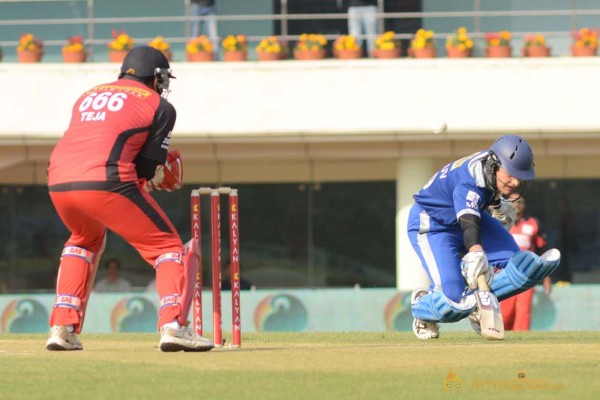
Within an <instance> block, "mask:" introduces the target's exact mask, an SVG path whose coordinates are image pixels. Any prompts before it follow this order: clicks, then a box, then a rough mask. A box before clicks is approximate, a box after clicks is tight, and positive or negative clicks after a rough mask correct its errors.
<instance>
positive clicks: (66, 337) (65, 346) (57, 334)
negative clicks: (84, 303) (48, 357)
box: [46, 325, 83, 351]
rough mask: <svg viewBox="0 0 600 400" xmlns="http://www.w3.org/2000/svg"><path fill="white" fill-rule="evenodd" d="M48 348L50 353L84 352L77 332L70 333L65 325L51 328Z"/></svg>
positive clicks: (47, 343)
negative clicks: (62, 351)
mask: <svg viewBox="0 0 600 400" xmlns="http://www.w3.org/2000/svg"><path fill="white" fill-rule="evenodd" d="M46 348H47V349H48V350H50V351H61V350H83V345H82V344H81V342H80V341H79V339H77V334H76V333H75V332H69V331H68V330H67V328H65V327H64V326H63V325H54V326H53V327H52V328H50V338H49V339H48V341H47V342H46Z"/></svg>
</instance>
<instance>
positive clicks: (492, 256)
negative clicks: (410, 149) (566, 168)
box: [408, 135, 560, 339]
mask: <svg viewBox="0 0 600 400" xmlns="http://www.w3.org/2000/svg"><path fill="white" fill-rule="evenodd" d="M534 177H535V170H534V162H533V152H532V150H531V147H530V146H529V144H528V143H527V141H525V139H523V138H522V137H520V136H516V135H506V136H502V137H500V138H499V139H497V140H496V141H495V142H494V143H493V144H492V146H491V147H490V148H489V150H486V151H480V152H477V153H474V154H471V155H469V156H466V157H464V158H461V159H460V160H457V161H454V162H452V163H450V164H448V165H446V166H445V167H444V168H442V169H441V170H440V171H438V172H437V173H436V174H435V175H434V176H433V177H432V178H431V179H430V180H429V182H427V183H426V184H425V186H424V187H423V188H422V189H421V190H420V191H419V193H417V194H416V195H415V196H414V200H415V204H414V205H413V206H412V208H411V211H410V216H409V220H408V236H409V238H410V241H411V243H412V245H413V247H414V249H415V251H416V252H417V254H418V256H419V258H420V259H421V263H422V265H423V268H425V271H426V272H427V275H428V276H429V279H430V280H431V282H432V284H431V286H430V288H429V289H424V288H417V289H415V290H414V291H413V293H412V296H411V307H412V314H413V317H414V321H413V331H414V333H415V335H416V336H417V337H418V338H419V339H436V338H438V337H439V334H440V331H439V323H440V322H457V321H459V320H461V319H463V318H466V317H469V318H470V320H471V325H472V326H473V329H474V330H475V331H476V332H478V333H479V334H480V333H481V329H480V326H479V316H478V313H477V311H476V308H477V306H476V300H475V296H474V295H473V291H474V290H475V289H477V286H478V284H477V277H478V276H479V275H482V274H483V275H484V276H485V278H486V281H487V283H488V286H489V287H490V290H491V291H492V292H493V293H494V294H495V295H496V296H497V297H498V300H503V299H505V298H508V297H511V296H514V295H516V294H518V293H521V292H523V291H525V290H527V289H529V288H531V287H533V286H535V285H536V284H537V283H539V282H540V281H542V280H543V279H544V278H545V277H546V276H548V275H550V274H551V273H552V271H554V269H556V267H557V266H558V264H559V262H560V252H559V251H558V250H556V249H552V250H549V251H548V252H546V253H544V254H543V255H542V256H538V255H536V254H534V253H532V252H530V251H520V250H519V247H518V246H517V244H516V243H515V241H514V239H513V238H512V236H511V234H510V233H509V232H508V230H509V229H510V227H511V226H512V224H513V223H514V221H515V219H516V216H515V210H514V207H513V206H512V203H511V201H510V200H513V201H514V199H516V198H518V197H520V196H521V195H522V194H523V192H524V188H525V187H527V185H528V184H529V183H530V181H531V180H532V179H533V178H534ZM494 269H495V270H496V271H497V273H494Z"/></svg>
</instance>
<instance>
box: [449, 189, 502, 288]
mask: <svg viewBox="0 0 600 400" xmlns="http://www.w3.org/2000/svg"><path fill="white" fill-rule="evenodd" d="M453 201H454V209H455V210H456V217H457V220H458V223H459V224H460V228H461V230H462V233H463V242H464V245H465V249H467V251H468V253H467V254H466V255H465V256H464V257H463V258H462V262H461V272H462V275H463V277H464V278H465V280H466V281H467V284H468V285H469V288H471V289H477V287H478V286H479V285H478V283H477V277H479V275H484V276H485V280H486V281H487V282H488V285H491V284H492V281H493V279H494V277H493V274H492V271H491V269H490V265H489V263H488V260H487V256H486V255H485V252H484V251H483V246H482V245H481V212H480V209H481V207H482V206H483V202H484V200H483V198H482V193H481V191H480V190H479V189H478V188H476V187H474V186H472V185H459V186H458V187H457V188H456V189H455V190H454V193H453Z"/></svg>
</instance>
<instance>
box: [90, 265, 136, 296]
mask: <svg viewBox="0 0 600 400" xmlns="http://www.w3.org/2000/svg"><path fill="white" fill-rule="evenodd" d="M104 269H105V270H106V278H104V279H101V280H99V281H98V282H97V283H96V286H94V291H95V292H97V293H108V292H129V291H130V290H131V284H130V283H129V282H128V281H127V280H126V279H124V278H121V277H120V276H119V275H120V273H121V262H120V261H119V259H117V258H110V259H108V260H107V261H106V263H105V264H104Z"/></svg>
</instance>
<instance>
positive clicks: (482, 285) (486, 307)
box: [475, 275, 504, 340]
mask: <svg viewBox="0 0 600 400" xmlns="http://www.w3.org/2000/svg"><path fill="white" fill-rule="evenodd" d="M477 283H478V285H479V289H478V290H476V291H475V299H476V300H477V309H478V311H479V316H480V320H479V323H480V325H481V336H482V337H483V338H484V339H488V340H503V339H504V321H503V320H502V314H501V313H500V305H499V304H498V299H497V298H496V295H494V294H493V293H492V292H490V288H489V287H488V285H487V282H486V280H485V276H483V275H479V276H478V277H477Z"/></svg>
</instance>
